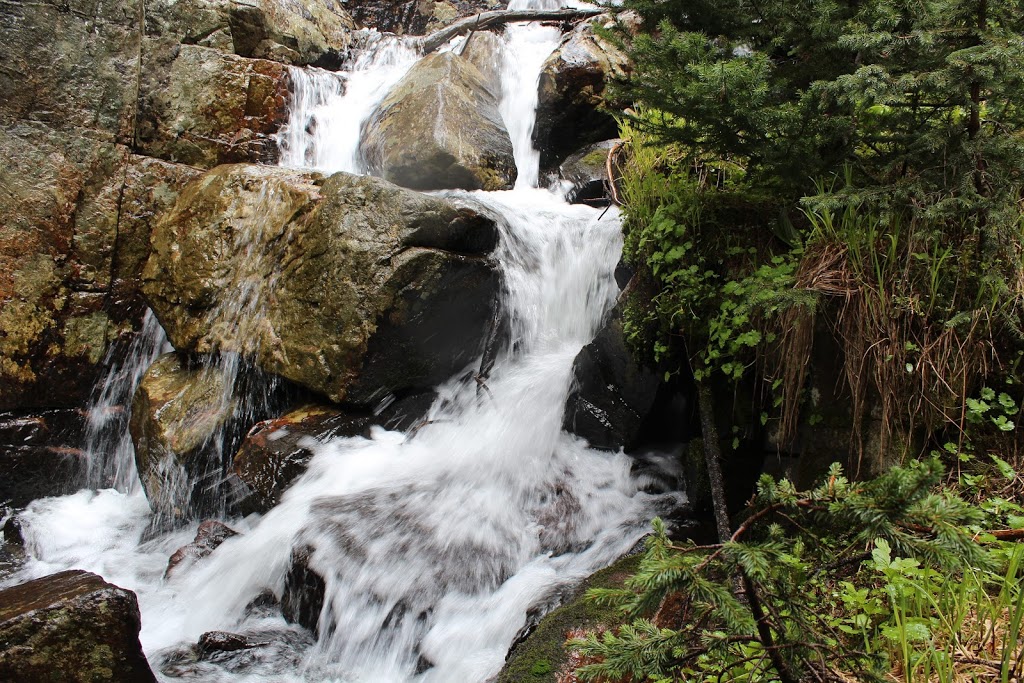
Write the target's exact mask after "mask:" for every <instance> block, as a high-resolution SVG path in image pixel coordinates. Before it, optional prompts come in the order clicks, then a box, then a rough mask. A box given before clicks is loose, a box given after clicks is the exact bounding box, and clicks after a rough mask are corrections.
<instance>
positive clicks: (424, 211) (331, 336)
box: [143, 165, 498, 406]
mask: <svg viewBox="0 0 1024 683" xmlns="http://www.w3.org/2000/svg"><path fill="white" fill-rule="evenodd" d="M496 241H497V231H496V228H495V225H494V223H493V221H491V220H490V219H488V218H485V217H484V216H482V215H480V214H478V213H476V212H475V211H473V210H471V209H468V208H463V207H459V206H456V205H455V204H453V203H452V202H449V201H446V200H443V199H439V198H435V197H428V196H425V195H422V194H418V193H415V192H411V191H408V190H404V189H402V188H399V187H397V186H395V185H392V184H390V183H388V182H385V181H382V180H380V179H377V178H371V177H364V176H354V175H351V174H347V173H339V174H336V175H333V176H330V177H324V176H322V175H320V174H318V173H308V172H300V171H293V170H287V169H281V168H271V167H261V166H244V165H237V166H223V167H220V168H217V169H214V170H213V171H211V172H209V173H207V174H205V175H204V176H202V177H201V178H199V179H198V180H196V181H194V182H193V183H192V184H191V185H189V186H188V188H186V190H185V191H184V192H183V193H182V195H181V197H180V198H179V199H178V202H177V203H176V204H175V207H174V209H173V210H172V211H170V212H169V213H168V214H166V215H165V216H164V219H163V220H162V221H161V222H160V223H159V224H158V225H157V227H156V229H155V231H154V236H153V254H152V255H151V256H150V259H149V261H148V262H147V264H146V268H145V270H144V273H143V279H144V282H143V291H144V292H145V295H146V298H147V300H148V301H149V303H150V305H151V306H152V308H153V310H154V311H155V312H156V314H157V317H158V318H159V319H160V322H161V323H162V324H163V326H164V329H165V330H166V331H167V334H168V337H169V339H170V340H171V342H172V343H173V345H174V347H175V348H176V349H178V350H179V351H188V352H199V353H211V352H218V351H233V352H238V353H241V354H243V355H244V356H246V357H248V358H249V359H251V360H252V362H253V363H255V364H256V365H257V366H259V367H260V368H262V369H263V370H265V371H267V372H269V373H273V374H276V375H279V376H281V377H284V378H287V379H289V380H291V381H292V382H295V383H296V384H298V385H300V386H303V387H306V388H307V389H310V390H312V391H315V392H317V393H319V394H322V395H324V396H326V397H328V398H329V399H331V400H332V401H334V402H339V403H340V402H347V403H349V404H355V405H359V406H369V405H371V404H372V403H373V402H374V401H375V399H377V400H379V399H380V398H383V397H384V396H387V395H388V394H389V393H396V394H402V393H403V392H406V391H407V390H409V389H414V388H428V387H431V386H433V385H434V384H436V383H438V382H440V381H442V380H444V379H446V378H447V377H449V376H450V375H451V374H453V373H454V372H455V371H456V370H458V369H461V368H462V367H463V366H465V365H466V363H468V362H469V361H470V360H471V359H472V358H473V357H475V356H476V354H477V353H478V352H479V348H480V346H481V344H482V341H483V338H484V336H485V332H486V328H487V325H488V323H489V321H490V319H491V315H492V312H493V307H494V305H495V297H496V295H497V289H498V279H497V275H496V273H495V270H494V267H493V264H492V263H491V262H490V261H489V259H488V258H487V257H486V254H487V253H488V252H489V251H490V250H491V249H493V247H494V245H495V244H496Z"/></svg>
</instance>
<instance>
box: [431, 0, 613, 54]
mask: <svg viewBox="0 0 1024 683" xmlns="http://www.w3.org/2000/svg"><path fill="white" fill-rule="evenodd" d="M604 12H605V10H603V9H600V8H597V7H595V8H591V9H554V10H551V9H524V10H491V11H489V12H481V13H480V14H475V15H473V16H471V17H466V18H465V19H460V20H459V21H456V22H455V23H454V24H449V25H448V26H445V27H444V28H442V29H440V30H438V31H434V32H433V33H431V34H430V35H429V36H424V37H423V39H422V40H421V41H420V43H419V47H420V49H421V50H422V51H423V54H429V53H431V52H434V51H435V50H437V49H438V48H440V47H441V46H442V45H445V44H446V43H447V42H448V41H449V40H451V39H452V38H454V37H456V36H461V35H462V34H463V33H468V32H469V31H482V30H484V29H488V28H494V27H496V26H504V25H505V24H510V23H513V22H517V21H575V20H577V19H586V18H588V17H596V16H598V15H599V14H602V13H604Z"/></svg>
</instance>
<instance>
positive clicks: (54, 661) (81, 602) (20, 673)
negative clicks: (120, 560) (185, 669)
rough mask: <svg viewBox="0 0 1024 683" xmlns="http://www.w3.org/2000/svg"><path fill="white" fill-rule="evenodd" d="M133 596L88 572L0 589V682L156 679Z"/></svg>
mask: <svg viewBox="0 0 1024 683" xmlns="http://www.w3.org/2000/svg"><path fill="white" fill-rule="evenodd" d="M141 626H142V619H141V616H140V614H139V603H138V600H137V599H136V597H135V593H133V592H131V591H129V590H125V589H123V588H118V587H117V586H114V585H112V584H109V583H107V582H105V581H104V580H103V579H102V578H100V577H99V576H97V575H95V574H90V573H89V572H83V571H79V570H73V571H66V572H60V573H59V574H53V575H51V576H46V577H43V578H41V579H35V580H34V581H29V582H27V583H23V584H21V585H18V586H12V587H10V588H5V589H3V590H0V680H3V681H18V683H50V682H52V681H67V683H102V682H103V681H109V682H110V683H155V681H156V677H155V676H154V675H153V672H152V670H151V669H150V668H149V663H148V662H147V661H146V656H145V655H144V654H143V653H142V646H141V645H140V644H139V629H140V628H141Z"/></svg>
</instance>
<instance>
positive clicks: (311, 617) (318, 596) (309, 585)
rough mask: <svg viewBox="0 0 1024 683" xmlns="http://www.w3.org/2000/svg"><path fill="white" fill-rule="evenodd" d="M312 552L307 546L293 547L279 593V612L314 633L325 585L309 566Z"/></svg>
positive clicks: (325, 589) (291, 621) (317, 625)
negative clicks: (281, 591) (282, 589)
mask: <svg viewBox="0 0 1024 683" xmlns="http://www.w3.org/2000/svg"><path fill="white" fill-rule="evenodd" d="M312 553H313V549H312V548H310V547H301V548H296V549H293V550H292V556H291V562H290V567H289V569H288V574H287V575H286V576H285V579H284V592H283V594H282V596H281V613H282V614H284V618H285V621H287V622H288V623H289V624H298V625H299V626H304V627H305V628H307V629H309V630H310V631H312V632H313V633H314V634H317V633H319V630H320V612H321V611H322V610H323V607H324V599H325V596H326V591H327V586H326V584H325V583H324V580H323V578H322V577H321V576H320V575H319V574H318V573H316V572H315V571H314V570H313V569H312V568H311V567H310V566H309V561H310V556H311V555H312Z"/></svg>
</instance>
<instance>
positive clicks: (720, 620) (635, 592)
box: [571, 458, 1024, 683]
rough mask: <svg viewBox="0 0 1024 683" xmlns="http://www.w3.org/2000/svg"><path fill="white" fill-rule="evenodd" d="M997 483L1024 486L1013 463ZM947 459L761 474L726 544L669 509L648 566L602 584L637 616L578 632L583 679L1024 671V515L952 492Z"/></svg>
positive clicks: (608, 600) (970, 676)
mask: <svg viewBox="0 0 1024 683" xmlns="http://www.w3.org/2000/svg"><path fill="white" fill-rule="evenodd" d="M1009 474H1013V478H1011V479H1009V480H1007V479H1005V478H1003V479H1002V480H1000V483H1002V484H1006V485H1009V486H1012V487H1015V488H1018V489H1019V487H1020V484H1021V482H1020V480H1019V479H1018V478H1017V476H1016V473H1014V472H1012V470H1011V472H1009ZM944 478H945V470H944V468H943V466H942V464H941V463H940V462H939V460H938V459H937V458H929V459H926V460H923V461H919V462H913V463H912V464H910V465H908V466H906V467H895V468H892V469H890V470H889V471H888V472H886V473H885V474H883V475H881V476H880V477H878V478H876V479H872V480H870V481H866V482H860V483H858V482H851V481H850V480H848V479H847V478H846V477H845V476H843V474H842V471H841V468H840V467H839V466H838V465H835V466H834V467H833V469H832V471H831V472H830V473H829V475H828V477H827V478H826V479H825V480H824V481H823V482H822V483H821V484H820V485H819V486H817V487H815V488H813V489H811V490H808V491H797V490H796V489H795V488H794V487H793V486H792V485H791V484H790V483H789V482H787V481H782V482H775V481H773V480H772V479H771V478H770V477H764V478H762V480H761V481H760V482H759V484H758V489H757V495H756V497H755V498H754V500H753V502H752V503H751V505H750V507H749V508H748V510H747V513H746V517H745V518H744V519H743V520H742V522H741V523H740V524H739V526H738V527H737V529H736V531H735V532H734V533H733V534H732V537H731V538H730V539H728V540H727V541H726V542H725V543H719V544H713V545H706V546H697V545H694V544H692V543H687V544H678V545H677V544H674V543H673V542H671V541H670V540H669V538H668V536H667V535H666V533H665V529H664V527H663V526H662V525H661V524H660V523H658V522H656V524H655V533H654V535H653V536H652V537H651V538H650V539H649V541H648V550H647V552H646V554H645V555H644V557H643V559H642V560H641V563H640V567H639V570H638V572H637V573H636V574H635V575H634V576H633V577H632V578H631V579H629V580H627V582H626V585H625V587H624V588H622V589H616V590H595V591H591V594H590V598H591V599H592V600H595V601H597V602H600V603H603V604H608V605H612V606H614V607H616V608H617V609H619V610H620V612H621V614H622V615H623V617H624V619H625V621H626V623H625V625H623V626H622V627H620V628H618V629H613V630H606V631H604V632H592V633H590V634H588V635H587V636H586V637H585V638H582V639H579V640H576V641H574V642H573V643H571V645H572V646H573V647H575V648H576V649H577V650H578V651H579V653H580V657H581V658H582V662H583V664H582V666H580V667H579V668H578V669H577V670H576V676H577V677H578V678H579V679H580V680H585V681H624V680H628V681H681V680H693V681H784V682H787V681H805V680H806V681H894V680H896V681H906V682H907V683H912V682H914V681H950V682H952V681H990V680H991V681H1001V682H1002V683H1009V682H1011V681H1016V680H1019V679H1020V676H1021V675H1022V673H1024V633H1022V623H1024V622H1022V619H1024V544H1021V543H1009V542H1003V541H1000V540H999V539H998V538H997V536H998V535H1002V536H1006V535H1008V534H1007V532H1006V531H1001V532H996V533H993V532H992V531H991V529H993V528H994V527H997V528H999V529H1004V528H1005V527H1006V525H1007V523H1008V521H1009V522H1013V523H1014V524H1016V525H1017V526H1020V525H1021V524H1022V523H1024V518H1021V517H1020V515H1021V514H1022V512H1024V509H1022V508H1021V507H1020V505H1019V504H1018V503H1013V502H1011V501H1010V500H1008V499H999V500H996V499H994V498H992V499H989V504H988V505H985V506H977V505H974V504H972V503H971V502H970V501H968V500H965V499H964V498H963V497H961V496H959V495H956V494H955V493H953V492H951V491H940V490H938V489H937V486H938V485H939V484H940V483H941V482H942V481H944Z"/></svg>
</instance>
